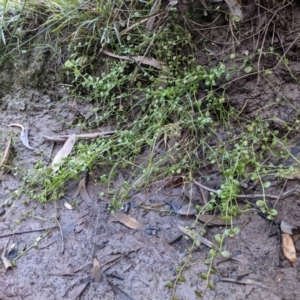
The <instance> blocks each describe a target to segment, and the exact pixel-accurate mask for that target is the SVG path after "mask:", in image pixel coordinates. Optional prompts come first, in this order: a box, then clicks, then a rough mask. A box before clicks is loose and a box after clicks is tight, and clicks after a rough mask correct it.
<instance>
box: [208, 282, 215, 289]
mask: <svg viewBox="0 0 300 300" xmlns="http://www.w3.org/2000/svg"><path fill="white" fill-rule="evenodd" d="M207 287H208V288H210V289H211V290H214V289H215V286H214V285H213V284H212V283H210V282H209V283H208V285H207Z"/></svg>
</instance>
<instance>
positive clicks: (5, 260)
mask: <svg viewBox="0 0 300 300" xmlns="http://www.w3.org/2000/svg"><path fill="white" fill-rule="evenodd" d="M8 245H9V240H8V241H7V242H6V245H5V247H4V249H3V251H2V254H1V259H2V262H3V265H4V268H5V270H9V269H11V268H12V264H11V262H10V260H9V259H8V258H7V255H8Z"/></svg>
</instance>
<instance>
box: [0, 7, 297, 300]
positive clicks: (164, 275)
mask: <svg viewBox="0 0 300 300" xmlns="http://www.w3.org/2000/svg"><path fill="white" fill-rule="evenodd" d="M243 9H244V14H245V18H246V19H247V18H248V20H249V21H248V22H246V21H245V22H244V23H243V26H242V27H241V28H240V33H241V35H242V37H243V38H244V39H243V38H241V41H242V43H241V45H239V46H237V47H236V48H235V49H232V48H231V49H229V48H230V47H229V48H228V47H227V45H230V41H231V40H230V38H228V43H220V41H219V40H220V38H219V37H220V36H221V35H223V33H224V32H223V31H224V30H225V32H226V36H228V37H229V36H230V27H229V26H228V23H227V25H226V26H225V25H222V26H220V28H218V27H216V28H215V29H214V30H213V31H212V33H210V34H211V35H210V36H209V38H210V39H211V43H209V44H208V45H207V49H209V51H211V52H212V53H214V55H215V59H216V62H217V60H220V61H224V63H225V64H226V65H227V66H232V67H234V64H238V63H239V61H238V59H237V60H236V61H232V60H231V61H230V60H229V59H228V53H229V52H230V51H233V50H234V51H235V52H236V53H238V54H240V57H243V55H244V54H242V53H245V52H244V51H246V50H247V51H249V53H252V52H255V51H256V50H257V48H259V47H260V43H262V40H263V39H264V48H265V49H268V47H269V46H272V47H274V48H276V49H277V50H278V51H279V52H280V51H281V53H284V54H285V56H286V58H288V59H289V60H290V65H289V66H290V68H291V70H292V72H293V73H294V74H295V76H296V77H299V76H300V61H299V58H298V53H299V46H300V44H299V43H300V41H298V40H297V36H298V34H299V30H300V17H299V16H300V7H299V6H297V5H296V4H292V5H290V6H288V7H287V8H286V10H285V13H284V14H283V15H280V14H278V15H277V16H276V19H274V22H272V23H270V24H269V23H268V22H269V21H268V20H270V19H268V20H267V19H265V20H264V22H263V23H259V22H258V21H257V20H256V19H254V18H253V15H254V11H255V9H257V8H254V7H253V6H251V5H250V4H249V5H245V6H244V8H243ZM268 24H269V25H270V26H269V27H271V25H272V26H274V24H276V26H277V28H276V34H275V33H274V35H272V34H273V31H272V30H270V31H269V33H268V34H267V35H266V36H265V37H264V31H262V30H261V29H262V28H263V26H267V25H268ZM272 28H273V27H272ZM274 28H275V27H274ZM249 31H250V32H251V34H252V37H249V33H248V32H249ZM274 32H275V31H274ZM254 33H255V34H254ZM223 36H224V35H223ZM291 43H292V44H291ZM289 47H290V48H289ZM282 48H283V49H282ZM266 51H267V50H266ZM285 51H286V52H285ZM49 57H51V55H50V54H49V53H48V52H47V51H45V50H43V49H35V50H32V51H31V52H29V53H27V54H24V55H21V57H20V59H19V61H18V62H17V63H16V62H12V61H7V62H5V63H4V65H3V66H2V67H1V70H0V82H1V83H0V85H1V98H0V109H1V110H0V128H1V130H0V141H1V144H0V146H1V150H4V148H5V144H6V141H7V137H8V136H10V137H13V138H14V139H15V141H16V142H15V147H14V148H15V150H14V151H15V157H14V160H13V166H14V170H15V171H13V172H10V173H8V174H6V175H5V177H4V178H3V181H2V183H1V187H0V204H1V208H0V212H1V216H0V249H3V248H4V247H5V245H6V243H7V241H8V240H10V242H14V243H17V244H18V246H19V247H20V248H21V249H25V250H26V249H28V252H26V254H24V255H23V256H22V257H20V258H19V259H18V260H17V261H16V262H17V265H16V267H13V268H12V269H9V270H7V271H6V270H5V268H4V267H3V266H2V267H1V268H0V286H1V289H0V299H39V300H41V299H75V298H76V295H78V294H80V293H79V290H78V288H79V289H80V287H84V286H85V285H86V283H87V282H89V279H90V277H91V269H92V266H93V259H94V258H96V259H97V260H98V262H99V265H100V269H101V273H102V278H101V280H100V282H98V281H97V280H95V279H94V280H92V282H91V283H90V284H89V285H88V286H87V287H86V289H85V290H84V291H83V292H82V294H81V296H80V299H103V300H104V299H137V300H138V299H158V300H159V299H171V297H172V290H171V289H169V288H168V287H167V286H166V284H167V283H168V282H171V281H172V280H173V279H174V278H175V268H176V267H177V266H180V265H182V259H183V258H184V257H185V256H186V255H187V249H188V247H189V246H191V243H192V242H191V240H187V239H185V238H184V237H182V236H181V237H179V238H178V239H175V237H176V236H178V235H179V234H180V231H179V229H178V224H180V225H182V226H186V225H191V224H192V223H193V221H194V217H193V216H191V217H185V216H180V215H177V214H174V213H173V214H171V213H169V212H166V211H165V212H159V211H158V210H154V209H153V210H145V209H143V207H141V206H140V207H136V208H133V209H131V210H130V211H129V215H130V216H131V217H132V218H134V219H136V220H138V221H139V222H141V223H142V224H144V225H145V226H150V227H151V228H154V229H155V230H148V231H146V230H134V229H130V228H128V227H126V226H124V225H123V224H121V223H119V222H116V220H115V219H114V218H113V217H112V216H111V215H110V214H109V212H108V210H107V205H108V204H109V198H108V197H107V198H106V197H99V194H100V192H104V193H105V191H106V189H107V187H106V186H104V185H101V184H99V183H97V182H96V181H95V178H94V177H93V176H90V178H89V180H88V183H87V190H88V192H89V194H90V196H91V198H92V199H93V201H94V202H95V206H94V207H91V206H89V205H88V204H87V203H86V202H85V201H83V200H82V199H81V197H80V195H79V194H78V182H77V183H70V184H69V185H68V186H67V192H66V195H65V196H66V198H65V199H68V202H70V203H71V204H72V205H73V208H74V209H72V210H69V209H67V208H66V207H65V206H64V199H57V202H56V203H47V204H39V203H35V202H33V201H30V199H28V198H27V197H26V196H25V195H21V197H20V198H18V199H17V200H14V201H10V199H11V197H10V195H11V194H12V193H13V192H14V191H16V190H18V188H20V186H21V185H22V172H18V170H21V169H29V168H33V166H34V165H35V164H36V162H37V161H39V160H42V161H43V162H44V163H45V165H47V164H49V162H50V161H51V157H53V155H55V153H57V151H58V150H59V149H60V147H61V144H59V143H58V144H56V145H55V147H54V149H52V146H53V143H52V142H46V141H44V139H43V137H42V136H43V135H48V136H53V135H56V134H71V133H80V128H79V127H77V126H76V125H74V120H75V119H76V118H77V111H79V112H80V113H81V114H82V115H85V114H86V113H88V111H89V109H90V105H91V104H88V105H87V104H86V103H80V102H77V107H76V109H74V101H73V99H70V98H68V97H67V96H68V92H67V90H66V89H65V87H64V86H63V82H59V81H57V78H56V76H55V70H54V69H53V68H52V67H50V66H49ZM205 57H206V56H203V55H202V54H201V53H200V52H199V54H198V60H199V63H205V62H206V61H205V59H206V58H205ZM277 63H278V59H275V58H274V59H273V60H272V59H271V60H270V59H269V60H267V59H265V58H264V56H262V57H261V61H260V68H262V69H267V68H270V67H274V66H276V65H277ZM57 67H59V65H58V66H57ZM288 74H289V73H288V71H287V69H286V68H284V67H283V66H282V65H281V64H279V66H278V68H277V69H276V72H274V73H273V74H272V75H270V76H269V77H267V80H266V79H262V78H258V76H257V75H253V76H247V77H245V78H242V79H240V80H237V81H236V82H234V84H233V85H231V86H229V87H228V89H227V90H226V94H227V97H228V99H229V101H230V104H231V105H233V106H235V107H236V108H238V109H239V110H242V114H243V115H244V116H245V118H246V117H247V118H248V120H249V119H251V118H255V117H256V116H257V115H259V116H260V117H261V118H263V119H268V120H270V124H271V126H274V130H275V129H279V130H281V129H282V128H281V124H282V122H280V121H279V120H283V121H285V122H289V123H291V124H292V123H294V122H295V121H296V120H298V119H299V116H298V111H299V108H300V107H299V106H300V102H299V95H300V89H299V83H298V82H296V81H295V80H293V79H291V78H290V76H288ZM41 76H43V77H42V79H43V80H42V81H41V79H40V78H41ZM238 76H240V74H238V73H237V72H236V73H233V74H232V79H233V80H234V79H235V78H237V77H238ZM200 94H201V92H200ZM278 97H279V98H280V99H282V101H281V102H280V103H278V102H276V103H275V102H274V100H275V99H276V98H278ZM10 123H20V124H23V125H27V126H28V127H29V128H30V131H29V138H30V144H31V146H32V147H33V148H34V150H29V149H26V148H24V146H23V145H22V143H21V141H19V139H18V136H19V134H20V130H19V128H16V127H14V128H8V127H7V126H6V125H8V124H10ZM112 127H113V126H112ZM101 129H107V128H101ZM110 129H113V128H110ZM297 137H298V136H297V132H296V131H293V132H292V134H291V136H290V139H291V140H290V143H291V144H293V143H295V141H296V140H297ZM52 150H53V152H52ZM145 155H146V154H145ZM124 180H127V181H129V182H133V181H134V178H132V176H131V174H130V173H126V172H120V173H119V175H118V178H117V180H116V182H115V183H113V184H114V185H115V187H117V186H119V185H120V184H122V182H123V181H124ZM272 180H273V182H274V183H275V184H274V185H272V186H271V187H270V188H268V189H267V190H266V192H267V193H269V194H274V195H279V194H280V193H281V190H282V188H284V189H285V190H289V189H291V188H294V187H296V186H297V184H298V182H297V180H289V181H287V183H286V185H285V186H284V182H283V183H282V182H276V180H275V179H274V178H273V179H272ZM218 184H219V181H218V178H216V180H215V181H213V180H212V181H211V182H210V183H209V184H208V185H209V186H210V187H211V188H214V189H215V188H218ZM188 188H192V189H193V199H192V200H193V201H194V202H195V203H197V202H199V203H202V202H203V199H202V193H201V191H200V190H199V188H198V187H197V186H193V187H188ZM202 192H203V191H202ZM252 192H253V193H259V192H260V190H255V191H252ZM129 201H130V202H133V203H138V204H140V205H144V206H145V205H147V206H155V205H156V206H157V207H160V206H159V205H161V207H162V208H165V210H167V208H168V206H166V202H171V203H172V204H173V205H174V206H175V207H177V208H179V207H181V206H183V205H184V204H187V203H189V200H188V199H187V197H186V196H185V194H184V193H183V191H182V186H179V187H176V188H174V187H172V186H171V185H168V186H165V185H164V184H163V183H161V184H157V185H156V186H153V187H151V189H149V188H148V189H145V190H143V191H141V192H132V194H131V199H130V200H129ZM75 203H77V205H75ZM299 204H300V202H299V200H298V196H291V197H288V198H285V199H282V200H279V202H278V203H277V206H276V208H277V209H278V211H279V215H278V216H277V220H278V221H280V220H286V221H289V222H292V223H294V224H299V225H300V206H299ZM161 207H160V208H161ZM57 218H58V219H59V224H60V226H61V228H62V230H68V234H66V235H65V236H64V238H63V241H62V239H61V234H60V228H59V227H58V226H57V221H56V219H57ZM53 226H56V227H55V228H52V229H50V230H47V228H51V227H53ZM40 229H44V230H41V231H37V230H40ZM13 232H15V234H14V235H10V236H4V235H9V234H11V233H13ZM222 232H223V227H222V226H221V227H220V226H212V227H210V228H209V229H208V232H207V234H206V238H207V239H209V240H211V241H213V240H214V235H215V234H217V233H222ZM44 236H45V237H44ZM40 237H43V239H42V240H41V241H39V242H38V243H37V246H36V247H32V248H30V247H31V246H32V245H33V244H34V243H35V242H36V240H37V239H38V238H40ZM173 239H175V240H174V241H173V242H170V241H172V240H173ZM52 242H53V243H52ZM51 243H52V244H51ZM225 248H226V249H227V250H228V251H229V252H230V253H238V254H237V256H236V258H237V259H236V260H230V261H227V262H223V263H220V264H218V261H220V260H221V259H217V260H216V262H215V265H214V267H215V268H216V269H217V271H218V272H217V274H215V275H213V276H212V277H211V282H212V283H213V284H214V286H215V289H214V290H210V289H207V291H206V293H205V296H204V299H208V300H209V299H255V300H256V299H274V300H277V299H278V300H279V299H286V300H287V299H298V298H299V296H298V294H299V293H300V287H299V280H300V274H299V263H298V262H296V263H294V264H292V263H289V262H288V261H287V260H285V259H284V258H283V256H282V253H281V249H280V242H279V239H278V235H277V232H276V226H274V225H272V224H271V223H270V222H269V221H267V220H266V219H265V218H263V217H261V216H260V215H259V214H257V212H256V211H255V210H253V211H251V212H249V220H248V221H247V222H245V223H244V224H243V226H242V230H241V232H240V234H238V235H237V236H236V237H234V238H232V239H227V240H226V242H225ZM296 248H297V250H298V251H299V252H300V243H299V242H296ZM208 251H209V248H208V247H206V246H205V245H201V246H200V247H198V248H197V250H196V251H194V253H193V255H192V259H191V261H190V262H189V266H188V267H187V268H186V269H185V271H184V272H183V274H184V276H185V278H186V282H180V283H178V286H177V290H176V295H177V296H178V299H187V300H192V299H198V298H197V297H196V295H195V290H197V291H203V290H205V284H206V281H205V280H203V279H201V278H200V274H202V273H205V271H206V270H207V266H206V265H205V264H204V263H203V262H204V260H205V259H206V257H207V252H208ZM230 279H233V280H236V282H228V280H230ZM237 280H244V282H237ZM246 280H248V281H246ZM247 282H248V283H250V284H246V283H247Z"/></svg>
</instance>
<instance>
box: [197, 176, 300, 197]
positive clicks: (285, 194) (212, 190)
mask: <svg viewBox="0 0 300 300" xmlns="http://www.w3.org/2000/svg"><path fill="white" fill-rule="evenodd" d="M194 183H195V184H196V185H198V186H200V187H202V188H204V189H205V190H207V191H210V192H213V193H218V191H217V190H214V189H212V188H210V187H208V186H205V185H203V184H201V183H199V182H197V181H196V180H194ZM297 190H298V186H297V187H296V188H294V189H291V190H289V191H287V192H285V193H284V194H282V195H281V199H284V198H286V197H288V196H290V195H291V194H292V193H294V192H296V191H297ZM236 197H237V198H240V199H251V198H265V197H266V198H271V199H275V200H278V196H275V195H270V194H252V195H237V196H236Z"/></svg>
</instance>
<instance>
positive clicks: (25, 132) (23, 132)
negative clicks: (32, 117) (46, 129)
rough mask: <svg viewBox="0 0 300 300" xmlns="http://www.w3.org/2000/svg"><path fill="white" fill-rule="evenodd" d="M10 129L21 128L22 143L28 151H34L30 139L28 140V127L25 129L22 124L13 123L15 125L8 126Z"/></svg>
mask: <svg viewBox="0 0 300 300" xmlns="http://www.w3.org/2000/svg"><path fill="white" fill-rule="evenodd" d="M7 126H9V127H19V128H21V134H20V139H21V142H22V144H23V145H24V146H25V147H26V148H27V149H30V150H33V149H34V148H32V147H31V146H30V145H29V138H28V131H29V129H28V128H27V127H24V126H23V125H21V124H16V123H13V124H9V125H7Z"/></svg>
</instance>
